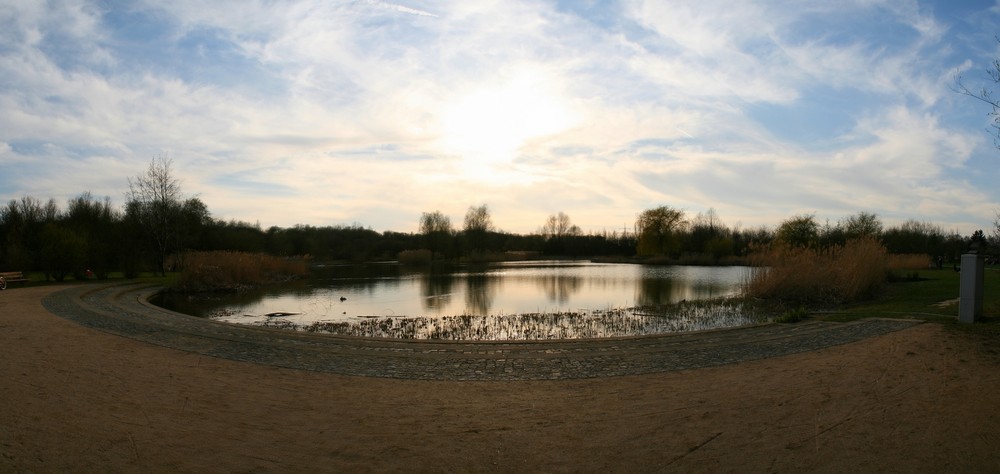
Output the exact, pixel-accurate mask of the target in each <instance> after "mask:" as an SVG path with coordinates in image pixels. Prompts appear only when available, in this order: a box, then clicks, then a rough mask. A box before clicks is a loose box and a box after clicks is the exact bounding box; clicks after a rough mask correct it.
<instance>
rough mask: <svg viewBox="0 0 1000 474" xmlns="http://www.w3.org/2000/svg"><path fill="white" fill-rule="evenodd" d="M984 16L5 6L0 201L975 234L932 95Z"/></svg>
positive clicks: (938, 93) (969, 128) (737, 9)
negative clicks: (698, 221)
mask: <svg viewBox="0 0 1000 474" xmlns="http://www.w3.org/2000/svg"><path fill="white" fill-rule="evenodd" d="M984 15H995V13H989V12H979V11H977V12H973V11H964V10H963V11H960V12H959V11H956V12H955V14H954V15H953V16H948V17H944V16H940V15H936V14H935V12H934V11H933V9H931V8H928V4H926V3H920V2H889V1H885V2H882V1H856V2H842V3H838V4H836V5H830V4H826V3H822V2H815V3H803V4H799V5H796V6H795V8H790V7H789V6H788V5H785V4H779V3H775V2H766V1H760V2H743V3H739V4H733V3H732V2H721V1H720V2H716V1H706V2H700V3H698V4H693V3H690V2H647V1H623V2H620V3H593V4H582V3H580V4H578V3H574V4H568V5H558V4H549V3H535V2H436V3H433V4H427V3H423V2H381V1H368V2H344V3H330V2H321V1H288V2H267V1H238V2H232V1H222V2H210V3H204V2H195V1H188V0H179V1H176V2H168V3H162V2H137V3H133V4H130V5H129V6H127V7H117V6H116V7H114V8H112V7H111V6H108V5H107V4H99V3H91V2H85V1H79V2H62V3H59V2H57V3H53V4H37V3H32V2H15V3H9V4H5V5H4V6H2V7H0V26H2V27H0V39H2V40H3V42H2V44H3V45H4V46H2V47H0V75H2V77H4V80H3V81H2V83H0V107H2V109H3V110H4V114H2V115H0V143H3V144H6V147H5V148H4V147H0V160H2V161H0V170H2V171H3V175H4V176H3V177H0V197H2V198H10V197H16V196H17V195H19V194H22V193H29V194H34V195H37V196H40V197H43V198H44V197H48V196H54V197H57V198H59V199H63V198H65V197H66V196H67V195H75V194H78V193H80V192H83V191H86V190H91V191H93V192H94V193H95V195H111V196H112V197H113V198H117V197H118V196H120V195H121V192H122V191H123V187H124V185H125V181H126V178H127V177H129V176H132V175H135V174H137V173H139V172H141V171H142V170H143V169H144V168H145V166H146V164H147V163H148V161H149V159H150V158H151V157H152V156H154V155H161V154H168V155H169V156H170V157H171V158H173V159H174V164H175V170H176V172H177V173H178V174H179V175H180V177H181V178H182V179H183V182H184V187H185V190H187V191H189V192H190V193H191V194H197V195H199V196H200V197H201V198H202V199H203V200H204V201H205V202H206V203H207V204H208V206H209V209H211V210H212V211H213V212H215V213H216V214H217V215H218V217H223V218H237V219H243V220H247V221H251V222H254V221H258V220H259V221H260V222H261V223H262V224H263V225H282V226H289V225H294V224H297V223H305V224H311V225H329V224H351V223H355V222H357V223H361V224H363V225H368V226H372V227H374V228H376V229H380V230H384V229H399V230H415V227H416V220H417V218H418V217H419V215H420V213H421V212H428V211H433V210H441V211H442V212H445V213H446V214H448V215H450V216H451V217H452V219H453V222H458V221H460V219H461V216H462V215H463V214H464V212H465V209H466V208H467V207H468V206H469V205H474V204H479V203H483V202H485V203H487V204H489V205H490V207H491V209H493V211H494V214H495V215H494V221H495V222H496V223H497V225H498V226H499V227H501V228H504V229H507V230H511V231H517V232H530V231H533V230H535V229H537V228H538V227H539V226H540V225H541V224H542V223H543V222H544V219H545V217H546V216H547V215H549V214H551V213H554V212H558V211H565V212H567V213H568V214H569V215H570V216H571V218H573V220H574V223H577V224H579V225H581V227H583V228H584V229H585V230H601V229H611V228H618V227H620V226H622V225H623V222H631V221H632V220H634V218H635V215H636V214H638V213H639V212H641V211H642V209H644V208H648V207H652V206H657V205H661V204H667V205H672V206H675V207H680V208H684V209H686V210H688V211H689V212H691V213H697V212H702V211H704V210H707V209H708V208H715V209H716V210H717V211H718V212H719V214H720V215H721V216H722V217H723V219H725V220H727V221H728V222H737V221H738V222H742V223H743V224H744V225H758V224H776V223H777V222H779V221H780V220H781V219H783V218H785V217H788V216H789V215H793V214H797V213H803V212H805V213H812V212H815V213H817V214H818V215H819V216H820V217H826V216H829V217H830V218H831V219H837V218H840V217H842V216H844V215H849V214H853V213H855V212H857V211H858V210H862V209H864V210H872V211H875V212H880V213H883V214H885V215H887V216H892V217H893V218H898V219H905V218H910V217H914V218H920V219H928V220H935V221H942V222H951V223H954V225H956V226H957V225H962V226H969V225H975V224H969V223H970V222H976V219H977V217H976V215H975V214H976V213H977V212H978V213H983V212H984V210H986V211H988V210H989V208H990V205H991V204H990V203H991V202H993V203H995V202H996V201H997V200H998V199H1000V196H998V195H997V191H996V190H994V189H993V188H989V187H988V185H986V184H983V183H981V182H980V181H978V180H979V179H980V178H969V175H970V174H977V173H978V174H982V173H994V174H995V171H990V170H991V169H995V167H992V168H990V167H989V165H988V163H990V161H989V159H988V158H986V156H988V153H990V152H991V150H990V149H989V144H988V140H987V139H985V137H984V136H983V135H982V134H981V133H979V132H980V130H981V129H982V128H983V123H984V119H983V113H984V112H983V113H977V112H975V111H974V110H972V109H973V108H972V107H969V106H968V104H963V103H961V101H959V100H958V99H956V98H955V97H954V94H953V93H952V92H951V91H950V90H949V89H948V85H949V84H950V80H951V76H952V74H953V71H955V70H957V69H958V68H959V67H962V68H969V67H970V66H969V65H970V64H972V65H974V64H984V63H983V62H982V61H983V59H984V58H988V56H989V55H990V54H993V53H995V52H996V51H997V50H996V48H995V47H994V48H990V47H988V46H983V44H981V43H980V41H981V38H983V37H986V38H989V36H988V35H985V32H983V31H979V30H976V29H974V28H971V27H969V25H971V24H972V23H968V22H970V21H973V19H977V18H981V17H982V16H984ZM952 18H966V19H967V20H953V19H952ZM950 21H964V22H966V23H962V24H960V25H957V26H956V25H954V24H951V23H949V22H950ZM980 21H981V20H980ZM963 35H964V36H963ZM984 35H985V36H984ZM987 43H988V42H987ZM994 46H995V45H994ZM986 64H988V63H986ZM971 67H972V69H975V68H976V66H971ZM67 170H69V171H71V172H72V173H73V176H72V179H71V180H69V179H66V178H65V176H64V172H65V171H67ZM984 182H988V181H987V180H985V179H984ZM970 186H971V189H967V192H965V193H960V192H955V191H954V189H956V188H968V187H970ZM992 217H993V215H992V214H991V213H989V212H986V215H985V216H981V217H979V219H983V218H987V219H992ZM979 226H980V227H982V225H979Z"/></svg>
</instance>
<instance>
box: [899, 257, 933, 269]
mask: <svg viewBox="0 0 1000 474" xmlns="http://www.w3.org/2000/svg"><path fill="white" fill-rule="evenodd" d="M930 267H931V257H930V256H928V255H927V254H922V253H907V254H892V255H889V270H922V269H925V268H930Z"/></svg>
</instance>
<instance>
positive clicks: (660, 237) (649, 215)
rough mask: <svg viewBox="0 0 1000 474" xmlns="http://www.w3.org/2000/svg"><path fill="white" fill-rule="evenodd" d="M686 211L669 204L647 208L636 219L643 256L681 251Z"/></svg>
mask: <svg viewBox="0 0 1000 474" xmlns="http://www.w3.org/2000/svg"><path fill="white" fill-rule="evenodd" d="M687 224H688V222H687V221H686V220H685V219H684V211H681V210H679V209H673V208H671V207H669V206H660V207H657V208H654V209H647V210H645V211H642V214H639V217H638V218H637V219H636V222H635V227H636V233H637V234H638V235H639V242H638V245H637V248H636V250H637V252H638V254H639V255H641V256H649V255H671V254H676V253H678V252H679V251H680V246H681V239H680V237H681V235H680V234H681V232H682V231H683V230H684V229H685V227H687Z"/></svg>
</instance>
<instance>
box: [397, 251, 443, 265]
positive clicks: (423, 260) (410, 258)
mask: <svg viewBox="0 0 1000 474" xmlns="http://www.w3.org/2000/svg"><path fill="white" fill-rule="evenodd" d="M397 258H398V259H399V263H401V264H403V265H427V264H430V263H431V260H432V259H433V258H434V253H433V252H431V251H430V250H427V249H420V250H404V251H402V252H399V256H398V257H397Z"/></svg>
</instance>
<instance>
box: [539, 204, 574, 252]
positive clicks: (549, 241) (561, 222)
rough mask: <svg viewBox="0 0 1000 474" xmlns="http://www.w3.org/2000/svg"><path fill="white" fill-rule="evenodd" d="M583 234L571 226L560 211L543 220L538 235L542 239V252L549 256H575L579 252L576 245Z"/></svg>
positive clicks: (566, 216)
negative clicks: (543, 223)
mask: <svg viewBox="0 0 1000 474" xmlns="http://www.w3.org/2000/svg"><path fill="white" fill-rule="evenodd" d="M582 233H583V232H582V231H581V230H580V228H579V227H577V226H575V225H573V223H572V222H571V221H570V219H569V216H568V215H566V213H564V212H562V211H560V212H559V213H558V214H552V215H550V216H549V217H548V219H546V220H545V225H543V226H542V228H541V230H540V231H539V234H541V236H542V238H543V239H544V244H543V246H542V250H543V251H544V252H545V253H547V254H549V255H570V254H573V255H575V254H576V252H577V251H579V250H580V248H579V246H578V245H575V244H577V243H578V242H579V240H580V239H577V238H576V237H579V236H580V234H582Z"/></svg>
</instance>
